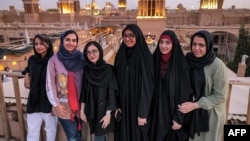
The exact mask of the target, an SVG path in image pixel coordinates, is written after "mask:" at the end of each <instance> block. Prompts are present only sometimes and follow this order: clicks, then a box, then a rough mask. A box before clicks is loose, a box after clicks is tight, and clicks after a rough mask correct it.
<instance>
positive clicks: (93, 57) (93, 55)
mask: <svg viewBox="0 0 250 141" xmlns="http://www.w3.org/2000/svg"><path fill="white" fill-rule="evenodd" d="M86 56H87V57H88V60H89V61H90V62H92V63H93V64H96V62H97V61H98V60H99V57H100V52H99V50H98V48H97V47H96V46H94V45H93V44H92V45H90V46H89V47H88V49H87V52H86Z"/></svg>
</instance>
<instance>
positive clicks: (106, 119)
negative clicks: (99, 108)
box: [100, 114, 111, 128]
mask: <svg viewBox="0 0 250 141" xmlns="http://www.w3.org/2000/svg"><path fill="white" fill-rule="evenodd" d="M110 118H111V115H110V114H106V115H105V116H104V117H103V118H102V119H101V120H100V122H102V128H106V127H108V125H109V124H110Z"/></svg>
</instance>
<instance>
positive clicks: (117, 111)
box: [115, 108, 122, 118]
mask: <svg viewBox="0 0 250 141" xmlns="http://www.w3.org/2000/svg"><path fill="white" fill-rule="evenodd" d="M119 112H120V113H122V110H121V109H120V108H118V109H116V110H115V118H117V114H118V113H119Z"/></svg>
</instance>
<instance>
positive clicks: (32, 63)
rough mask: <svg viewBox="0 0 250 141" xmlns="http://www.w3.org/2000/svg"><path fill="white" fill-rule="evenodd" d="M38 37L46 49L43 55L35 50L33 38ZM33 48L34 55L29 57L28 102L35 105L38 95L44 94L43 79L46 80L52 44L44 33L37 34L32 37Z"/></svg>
mask: <svg viewBox="0 0 250 141" xmlns="http://www.w3.org/2000/svg"><path fill="white" fill-rule="evenodd" d="M37 38H38V39H40V40H41V42H42V43H43V44H45V45H46V46H47V47H48V49H47V53H46V54H45V56H44V57H42V56H41V54H39V53H37V51H36V50H35V40H36V39H37ZM33 50H34V53H35V55H33V56H31V57H30V58H29V61H28V63H29V65H28V67H29V71H28V72H29V73H30V78H31V87H30V94H29V95H30V100H31V101H30V104H31V105H36V104H38V103H39V100H40V98H41V97H40V96H41V95H46V90H45V81H46V72H47V64H48V60H49V59H50V57H51V56H52V55H53V46H52V43H51V41H50V39H49V37H48V36H47V35H45V34H37V35H35V37H34V39H33Z"/></svg>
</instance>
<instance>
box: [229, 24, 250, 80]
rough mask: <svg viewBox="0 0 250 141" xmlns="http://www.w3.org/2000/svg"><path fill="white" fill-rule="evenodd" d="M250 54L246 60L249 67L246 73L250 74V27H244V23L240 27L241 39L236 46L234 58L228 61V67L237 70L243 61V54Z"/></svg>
mask: <svg viewBox="0 0 250 141" xmlns="http://www.w3.org/2000/svg"><path fill="white" fill-rule="evenodd" d="M244 54H245V55H248V56H249V58H248V59H247V60H246V64H247V69H246V75H245V76H250V34H249V29H246V28H244V25H242V26H241V28H240V29H239V39H238V43H237V47H236V52H235V56H234V60H233V61H232V62H229V63H228V65H227V66H228V67H229V68H230V69H231V70H232V71H234V72H237V68H238V64H239V63H240V62H241V58H242V55H244Z"/></svg>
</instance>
